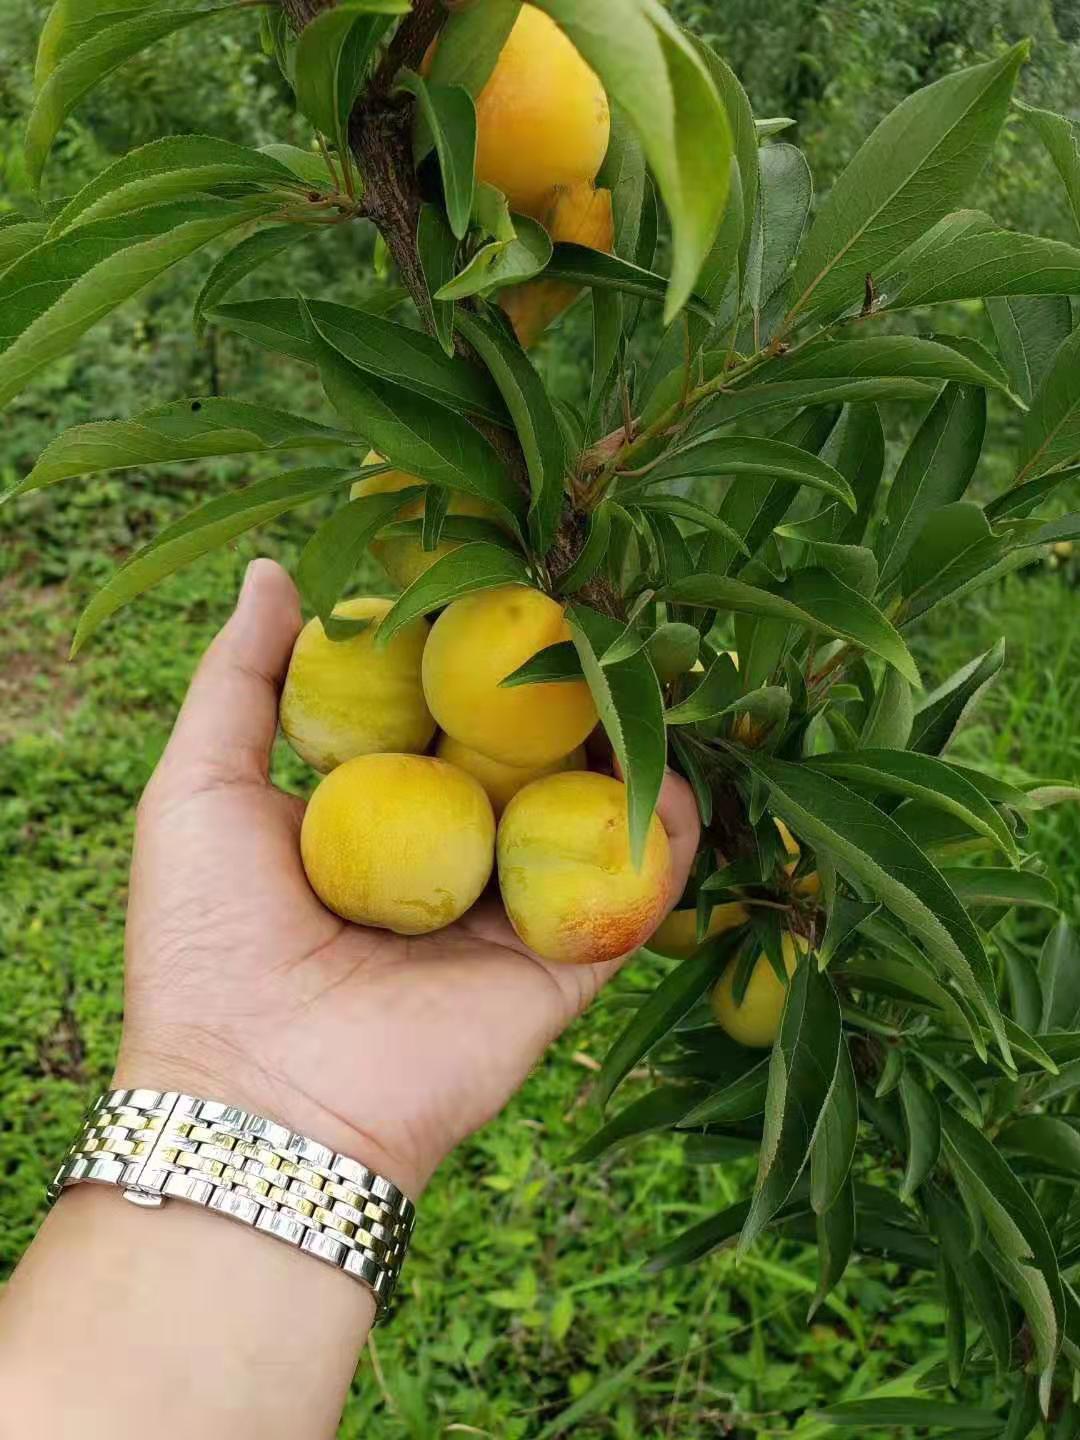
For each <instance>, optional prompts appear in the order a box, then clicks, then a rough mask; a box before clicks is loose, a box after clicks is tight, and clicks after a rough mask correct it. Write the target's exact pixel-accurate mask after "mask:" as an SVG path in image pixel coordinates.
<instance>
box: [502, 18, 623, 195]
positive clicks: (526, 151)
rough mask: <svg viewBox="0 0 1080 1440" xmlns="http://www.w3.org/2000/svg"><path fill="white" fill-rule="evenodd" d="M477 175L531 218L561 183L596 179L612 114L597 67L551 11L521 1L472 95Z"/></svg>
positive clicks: (604, 150)
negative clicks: (494, 59) (481, 85)
mask: <svg viewBox="0 0 1080 1440" xmlns="http://www.w3.org/2000/svg"><path fill="white" fill-rule="evenodd" d="M476 128H477V133H476V177H477V179H478V180H484V181H486V182H487V183H488V184H489V185H494V186H495V187H496V189H498V190H501V191H502V192H503V194H504V195H505V196H506V198H507V200H509V202H510V208H511V209H512V210H520V211H522V212H524V213H525V214H527V215H534V216H536V217H537V218H539V216H540V212H541V211H542V210H543V208H544V206H545V205H546V204H547V203H548V198H549V196H550V195H551V192H552V191H553V190H554V189H555V187H556V186H559V185H574V184H576V183H578V182H579V181H582V180H589V181H591V180H595V179H596V172H597V171H598V170H599V169H600V166H601V164H602V163H603V160H604V155H605V154H606V152H607V147H608V139H609V136H610V133H611V115H610V111H609V109H608V100H607V96H606V95H605V93H604V87H603V86H602V85H601V84H600V81H599V79H598V78H597V76H596V74H595V73H594V72H593V71H592V70H591V69H590V68H589V66H588V65H586V63H585V61H584V60H583V59H582V58H581V56H580V55H579V54H578V52H577V50H576V49H575V48H574V46H573V45H572V44H571V42H570V41H569V40H568V39H567V37H566V36H565V35H564V34H563V32H562V31H561V30H560V29H559V27H558V26H557V25H556V24H555V22H554V20H552V19H551V18H550V16H548V15H546V14H545V13H544V12H543V11H542V10H537V9H536V7H535V6H533V5H523V6H522V7H521V10H520V12H519V14H518V18H517V20H516V21H515V22H514V28H513V29H512V30H511V32H510V35H509V37H508V38H507V41H506V44H505V45H504V46H503V48H502V53H501V54H500V55H499V58H498V61H497V62H496V65H495V68H494V70H493V71H492V72H491V75H490V76H489V77H488V80H487V83H486V84H485V85H484V88H483V89H482V90H481V91H480V94H479V95H478V96H477V97H476Z"/></svg>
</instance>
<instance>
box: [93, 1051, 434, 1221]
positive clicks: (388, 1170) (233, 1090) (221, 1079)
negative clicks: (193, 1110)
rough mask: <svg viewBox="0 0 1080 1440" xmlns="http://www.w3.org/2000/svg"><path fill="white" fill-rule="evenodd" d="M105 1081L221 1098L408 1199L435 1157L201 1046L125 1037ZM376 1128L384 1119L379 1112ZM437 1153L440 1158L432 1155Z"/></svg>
mask: <svg viewBox="0 0 1080 1440" xmlns="http://www.w3.org/2000/svg"><path fill="white" fill-rule="evenodd" d="M111 1084H112V1085H113V1086H114V1087H117V1088H125V1089H132V1088H135V1087H145V1088H151V1089H158V1090H179V1091H181V1092H183V1093H186V1094H189V1095H196V1096H198V1097H200V1098H201V1099H204V1100H221V1101H224V1102H226V1103H228V1104H230V1105H237V1106H240V1107H241V1108H242V1109H245V1110H248V1111H250V1112H251V1113H252V1114H254V1115H261V1116H264V1117H265V1118H267V1119H269V1120H275V1121H277V1122H278V1123H279V1124H282V1125H287V1126H288V1127H289V1129H291V1130H294V1131H296V1132H297V1133H299V1134H301V1135H306V1136H308V1137H309V1138H310V1139H312V1140H316V1141H318V1142H319V1143H320V1144H322V1145H327V1146H329V1147H331V1148H332V1149H333V1150H334V1151H336V1152H337V1153H338V1154H340V1155H346V1156H348V1157H349V1159H351V1160H358V1161H359V1162H360V1163H361V1164H363V1165H365V1166H367V1168H368V1169H369V1170H374V1171H375V1172H376V1173H377V1174H379V1175H383V1176H385V1177H386V1179H387V1180H392V1181H393V1183H394V1184H395V1185H396V1186H397V1187H398V1189H399V1190H401V1191H402V1192H403V1193H404V1194H405V1195H407V1196H408V1197H409V1198H410V1199H411V1200H412V1201H414V1202H415V1201H416V1200H417V1199H418V1198H419V1196H420V1193H421V1191H422V1190H423V1188H424V1186H425V1185H426V1184H427V1181H428V1179H429V1178H430V1176H431V1173H432V1171H433V1170H434V1169H435V1166H436V1165H437V1164H438V1158H436V1159H434V1160H432V1161H431V1162H430V1163H428V1162H427V1161H425V1160H424V1159H422V1158H421V1157H418V1156H413V1155H411V1154H409V1153H407V1152H406V1151H405V1150H399V1149H398V1148H397V1147H396V1146H395V1144H394V1143H393V1140H392V1139H390V1140H387V1141H384V1140H383V1139H381V1138H379V1137H378V1136H376V1135H374V1134H371V1133H369V1132H368V1131H367V1130H366V1129H364V1128H362V1127H361V1126H358V1125H356V1124H355V1123H353V1122H352V1121H350V1120H349V1119H348V1118H346V1117H345V1116H343V1115H342V1114H340V1113H339V1112H338V1111H337V1110H336V1109H334V1108H332V1107H331V1106H329V1105H327V1104H324V1103H322V1102H320V1101H319V1100H317V1099H315V1098H313V1097H312V1096H311V1095H309V1094H307V1093H306V1091H304V1090H303V1089H301V1088H300V1087H298V1086H296V1085H293V1084H292V1083H290V1082H289V1081H288V1080H287V1079H285V1078H283V1077H281V1076H279V1075H276V1074H274V1073H272V1072H270V1071H269V1070H266V1069H263V1068H262V1067H259V1066H256V1065H253V1064H252V1063H251V1062H250V1061H248V1060H247V1059H246V1058H245V1057H241V1056H234V1055H225V1054H212V1053H208V1052H207V1050H206V1047H205V1046H201V1045H194V1044H190V1045H173V1044H169V1043H159V1044H155V1045H145V1044H143V1043H141V1042H139V1041H136V1040H134V1039H132V1038H131V1037H130V1036H128V1035H127V1034H125V1036H124V1039H123V1041H122V1043H121V1047H120V1054H119V1056H118V1058H117V1062H116V1067H115V1070H114V1072H113V1078H112V1081H111ZM380 1120H381V1125H380V1129H383V1130H385V1128H386V1123H387V1122H386V1117H380ZM440 1158H441V1157H440Z"/></svg>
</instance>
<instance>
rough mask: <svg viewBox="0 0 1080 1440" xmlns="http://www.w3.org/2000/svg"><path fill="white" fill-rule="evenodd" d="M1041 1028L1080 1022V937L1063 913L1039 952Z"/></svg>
mask: <svg viewBox="0 0 1080 1440" xmlns="http://www.w3.org/2000/svg"><path fill="white" fill-rule="evenodd" d="M1039 980H1040V982H1041V984H1042V993H1043V1013H1042V1026H1041V1028H1042V1029H1043V1030H1071V1029H1073V1028H1074V1027H1075V1026H1076V1025H1077V1023H1078V1022H1080V941H1078V940H1077V937H1076V934H1075V932H1074V931H1073V930H1072V928H1071V927H1070V926H1069V924H1068V922H1067V921H1066V920H1065V918H1064V916H1062V918H1061V919H1060V920H1059V921H1058V923H1057V924H1056V925H1055V926H1054V928H1053V929H1052V930H1051V931H1050V933H1049V935H1047V937H1046V941H1045V943H1044V945H1043V948H1042V954H1041V955H1040V956H1039Z"/></svg>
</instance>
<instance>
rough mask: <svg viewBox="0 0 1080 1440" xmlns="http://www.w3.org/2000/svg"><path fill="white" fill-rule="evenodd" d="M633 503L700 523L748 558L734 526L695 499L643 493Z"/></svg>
mask: <svg viewBox="0 0 1080 1440" xmlns="http://www.w3.org/2000/svg"><path fill="white" fill-rule="evenodd" d="M634 504H635V506H636V507H637V509H639V510H657V511H659V512H660V513H661V514H664V515H677V516H678V517H679V519H680V520H689V521H690V523H691V524H692V525H700V526H701V528H702V529H704V530H711V531H712V532H713V533H714V534H716V535H722V536H723V537H724V539H725V540H728V541H730V542H731V544H732V545H733V546H734V547H735V549H736V550H737V551H738V552H739V554H740V555H745V556H746V558H747V559H748V560H749V558H750V551H749V549H748V548H747V546H746V543H745V542H744V540H743V538H742V536H741V535H740V534H739V532H738V531H737V530H736V529H735V527H734V526H733V525H729V524H728V523H727V521H726V520H722V519H721V518H720V516H719V515H717V514H716V512H715V511H714V510H708V509H706V507H705V506H704V505H699V504H698V503H697V501H696V500H684V499H682V498H681V497H680V496H678V495H645V496H642V497H641V498H640V499H637V500H635V501H634Z"/></svg>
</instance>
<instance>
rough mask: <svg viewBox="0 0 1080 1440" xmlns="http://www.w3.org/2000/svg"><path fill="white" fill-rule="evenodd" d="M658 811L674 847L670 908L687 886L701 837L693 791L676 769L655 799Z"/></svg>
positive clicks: (665, 781) (665, 779) (668, 773)
mask: <svg viewBox="0 0 1080 1440" xmlns="http://www.w3.org/2000/svg"><path fill="white" fill-rule="evenodd" d="M656 813H657V815H659V817H660V823H661V824H662V825H663V827H664V829H665V830H666V831H667V837H668V844H669V846H670V847H671V871H672V885H671V892H672V893H671V905H670V906H669V907H668V908H669V909H671V908H672V907H673V906H674V905H676V904H677V903H678V900H679V897H680V895H681V894H682V893H683V891H684V890H685V889H686V882H687V880H688V879H689V878H690V867H691V866H692V865H693V863H694V856H695V855H696V854H697V848H698V841H699V840H700V839H701V819H700V817H699V815H698V808H697V801H696V800H695V799H694V792H693V790H692V789H691V788H690V786H689V785H688V784H687V782H686V781H685V780H684V779H683V778H682V776H681V775H676V774H675V772H674V770H669V771H668V772H667V774H666V775H665V777H664V783H663V785H662V786H661V788H660V798H659V799H658V800H657V802H656Z"/></svg>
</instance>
